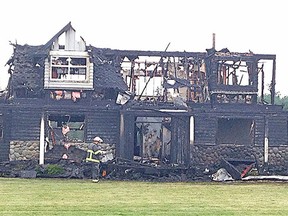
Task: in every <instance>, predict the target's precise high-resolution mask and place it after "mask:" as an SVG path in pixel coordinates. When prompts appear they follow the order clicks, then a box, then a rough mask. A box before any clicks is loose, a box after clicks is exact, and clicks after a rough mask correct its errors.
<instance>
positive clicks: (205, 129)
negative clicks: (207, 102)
mask: <svg viewBox="0 0 288 216" xmlns="http://www.w3.org/2000/svg"><path fill="white" fill-rule="evenodd" d="M194 121H195V123H194V134H195V135H194V136H195V144H199V145H215V144H216V130H217V118H216V117H215V116H210V115H207V113H205V114H196V115H195V116H194Z"/></svg>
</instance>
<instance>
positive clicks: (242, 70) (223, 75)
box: [217, 61, 253, 86]
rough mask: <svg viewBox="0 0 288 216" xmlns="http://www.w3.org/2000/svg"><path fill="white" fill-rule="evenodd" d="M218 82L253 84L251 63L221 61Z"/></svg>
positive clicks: (242, 84) (224, 83)
mask: <svg viewBox="0 0 288 216" xmlns="http://www.w3.org/2000/svg"><path fill="white" fill-rule="evenodd" d="M217 71H218V73H217V83H218V84H222V85H241V86H247V85H252V84H253V79H252V76H250V74H251V63H248V62H247V63H246V62H242V61H219V62H218V69H217Z"/></svg>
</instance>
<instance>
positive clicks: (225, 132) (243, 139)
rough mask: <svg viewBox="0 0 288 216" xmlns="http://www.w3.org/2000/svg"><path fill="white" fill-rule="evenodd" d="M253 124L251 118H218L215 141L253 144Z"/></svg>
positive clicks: (219, 142)
mask: <svg viewBox="0 0 288 216" xmlns="http://www.w3.org/2000/svg"><path fill="white" fill-rule="evenodd" d="M254 124H255V122H254V121H253V119H237V118H232V119H230V118H220V119H218V127H217V134H216V143H217V144H236V145H237V144H240V145H241V144H242V145H243V144H244V145H253V144H254V135H255V125H254Z"/></svg>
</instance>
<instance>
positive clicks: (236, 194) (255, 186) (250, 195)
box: [0, 178, 288, 216]
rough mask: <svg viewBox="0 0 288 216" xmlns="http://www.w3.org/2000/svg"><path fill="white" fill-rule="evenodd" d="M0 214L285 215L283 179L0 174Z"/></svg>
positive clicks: (287, 200)
mask: <svg viewBox="0 0 288 216" xmlns="http://www.w3.org/2000/svg"><path fill="white" fill-rule="evenodd" d="M0 195H1V198H0V215H25V216H27V215H77V216H79V215H288V183H285V182H283V183H281V182H278V183H277V182H225V183H215V182H206V183H199V182H186V183H183V182H175V183H171V182H169V183H155V182H137V181H107V180H103V181H100V182H99V183H92V182H91V181H90V180H79V179H38V178H37V179H21V178H0Z"/></svg>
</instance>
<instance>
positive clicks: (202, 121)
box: [194, 112, 265, 146]
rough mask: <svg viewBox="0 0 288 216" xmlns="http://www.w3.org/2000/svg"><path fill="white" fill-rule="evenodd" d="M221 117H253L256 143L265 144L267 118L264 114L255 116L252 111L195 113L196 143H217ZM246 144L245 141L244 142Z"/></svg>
mask: <svg viewBox="0 0 288 216" xmlns="http://www.w3.org/2000/svg"><path fill="white" fill-rule="evenodd" d="M219 118H233V119H237V118H239V119H244V118H245V119H251V120H254V122H255V130H254V144H253V145H260V146H262V145H263V142H264V128H265V120H264V116H255V114H253V113H250V114H247V113H236V112H235V113H222V114H220V113H206V114H195V115H194V119H195V125H194V128H195V129H194V130H195V131H194V134H195V144H196V145H216V143H217V142H216V135H217V127H218V119H219ZM243 144H245V143H243Z"/></svg>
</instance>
